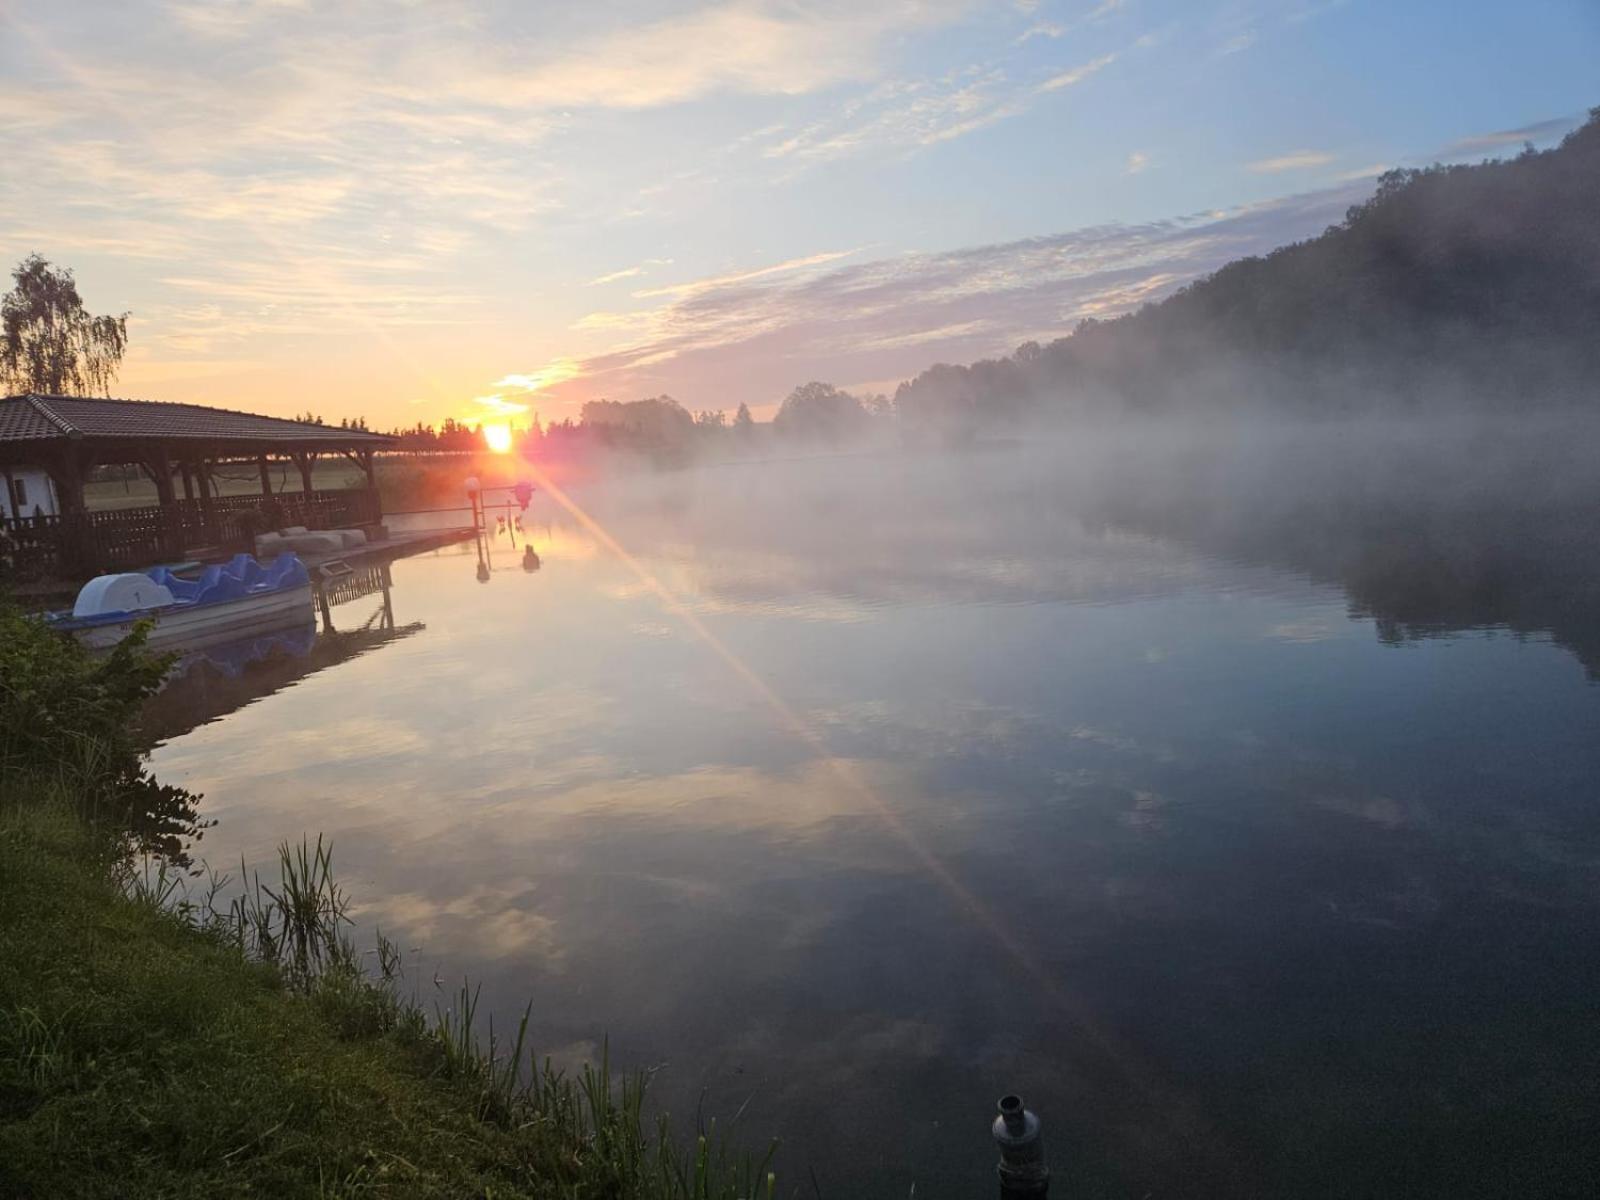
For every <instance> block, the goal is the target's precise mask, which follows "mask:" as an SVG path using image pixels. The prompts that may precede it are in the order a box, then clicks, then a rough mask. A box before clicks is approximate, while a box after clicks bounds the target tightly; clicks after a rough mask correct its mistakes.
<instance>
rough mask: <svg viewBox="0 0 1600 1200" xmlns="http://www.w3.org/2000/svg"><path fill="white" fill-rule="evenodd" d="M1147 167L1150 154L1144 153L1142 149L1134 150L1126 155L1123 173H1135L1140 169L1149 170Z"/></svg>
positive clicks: (1148, 166)
mask: <svg viewBox="0 0 1600 1200" xmlns="http://www.w3.org/2000/svg"><path fill="white" fill-rule="evenodd" d="M1149 168H1150V156H1149V155H1148V154H1145V153H1144V152H1143V151H1140V150H1135V151H1134V152H1133V153H1132V154H1130V155H1128V162H1127V165H1126V166H1125V167H1123V174H1125V175H1137V174H1139V173H1140V172H1141V171H1146V170H1149Z"/></svg>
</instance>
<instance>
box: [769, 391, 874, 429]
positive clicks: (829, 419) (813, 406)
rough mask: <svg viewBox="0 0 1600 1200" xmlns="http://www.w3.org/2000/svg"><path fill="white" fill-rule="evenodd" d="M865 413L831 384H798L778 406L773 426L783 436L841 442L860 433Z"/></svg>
mask: <svg viewBox="0 0 1600 1200" xmlns="http://www.w3.org/2000/svg"><path fill="white" fill-rule="evenodd" d="M866 421H867V410H866V409H864V408H863V407H862V406H861V401H860V400H858V399H856V397H854V396H852V395H851V394H850V393H849V392H843V391H840V390H839V389H838V388H836V387H834V386H833V384H831V383H817V382H812V383H806V384H801V385H800V386H799V387H797V388H795V390H794V391H792V392H790V393H789V395H788V397H787V398H786V399H785V400H784V402H783V403H782V404H781V405H779V406H778V412H777V414H776V415H775V416H774V417H773V418H772V427H773V429H775V430H777V431H778V432H779V433H780V434H783V435H784V436H786V437H801V438H815V439H819V440H823V441H842V440H843V439H845V438H847V437H851V436H853V435H854V434H856V433H859V432H860V431H861V429H862V427H863V426H864V425H865V424H866Z"/></svg>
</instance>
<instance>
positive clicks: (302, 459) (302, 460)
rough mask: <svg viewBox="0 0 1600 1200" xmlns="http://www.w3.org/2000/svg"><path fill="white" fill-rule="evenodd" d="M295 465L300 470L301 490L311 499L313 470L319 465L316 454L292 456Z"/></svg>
mask: <svg viewBox="0 0 1600 1200" xmlns="http://www.w3.org/2000/svg"><path fill="white" fill-rule="evenodd" d="M291 457H292V458H293V459H294V465H295V466H297V467H299V468H300V490H301V491H303V492H305V494H306V495H307V496H308V497H309V496H310V495H311V469H312V468H313V467H315V466H316V464H317V456H316V455H315V454H307V453H304V452H302V453H299V454H295V455H291Z"/></svg>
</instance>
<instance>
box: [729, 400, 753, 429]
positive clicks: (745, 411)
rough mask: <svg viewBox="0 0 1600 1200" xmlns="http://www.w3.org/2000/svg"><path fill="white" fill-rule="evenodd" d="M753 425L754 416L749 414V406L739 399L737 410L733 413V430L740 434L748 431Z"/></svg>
mask: <svg viewBox="0 0 1600 1200" xmlns="http://www.w3.org/2000/svg"><path fill="white" fill-rule="evenodd" d="M755 425H756V423H755V418H753V417H752V416H751V415H750V406H749V405H748V404H745V403H744V402H743V401H740V403H739V411H738V412H736V413H734V414H733V428H734V430H735V431H736V432H738V433H741V434H744V433H749V432H750V431H751V430H752V429H754V428H755Z"/></svg>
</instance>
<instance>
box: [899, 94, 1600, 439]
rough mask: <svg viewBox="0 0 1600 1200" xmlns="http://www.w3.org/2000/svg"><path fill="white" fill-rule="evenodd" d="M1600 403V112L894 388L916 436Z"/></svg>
mask: <svg viewBox="0 0 1600 1200" xmlns="http://www.w3.org/2000/svg"><path fill="white" fill-rule="evenodd" d="M1596 402H1600V108H1596V109H1594V110H1593V111H1591V113H1590V116H1589V120H1588V122H1587V123H1586V124H1585V125H1583V126H1582V127H1581V128H1579V129H1577V130H1575V131H1573V132H1572V133H1571V134H1569V135H1568V136H1567V138H1566V139H1565V140H1564V141H1563V142H1562V144H1561V145H1560V146H1559V147H1557V148H1556V149H1553V150H1549V151H1545V152H1543V153H1538V152H1535V151H1533V150H1531V149H1529V150H1527V151H1525V152H1524V153H1523V154H1521V155H1520V156H1518V157H1516V158H1514V159H1508V160H1502V161H1492V162H1485V163H1481V164H1478V165H1474V166H1435V167H1431V168H1429V169H1427V170H1396V171H1390V172H1389V173H1388V174H1386V175H1384V176H1382V177H1381V178H1380V179H1379V181H1378V187H1377V191H1376V193H1375V194H1374V195H1373V196H1372V198H1371V199H1369V200H1368V201H1366V202H1365V203H1364V204H1360V205H1357V206H1356V207H1354V208H1352V209H1351V210H1350V211H1349V213H1348V214H1347V216H1346V218H1345V220H1344V221H1343V222H1341V223H1340V224H1338V225H1335V226H1333V227H1331V228H1330V229H1328V230H1327V231H1326V232H1325V233H1323V234H1322V235H1321V236H1320V237H1316V238H1313V239H1311V240H1310V241H1306V242H1300V243H1298V244H1295V245H1292V246H1286V247H1284V248H1282V249H1280V250H1276V251H1274V252H1273V253H1271V254H1268V255H1266V256H1265V257H1262V258H1245V259H1240V260H1238V261H1236V262H1232V263H1229V264H1228V265H1227V266H1225V267H1223V268H1222V269H1221V270H1219V271H1217V272H1216V273H1215V274H1213V275H1211V276H1208V277H1207V278H1205V279H1201V280H1199V281H1197V282H1195V283H1193V284H1191V285H1189V286H1188V287H1185V288H1183V289H1182V290H1180V291H1178V292H1176V293H1175V294H1173V295H1172V296H1169V297H1168V298H1167V299H1165V300H1163V301H1161V302H1160V303H1157V304H1151V305H1147V306H1145V307H1144V308H1142V309H1140V310H1139V311H1137V312H1135V313H1131V314H1129V315H1127V316H1124V317H1120V318H1118V319H1116V320H1111V321H1092V320H1091V321H1084V322H1083V323H1082V324H1080V325H1079V326H1078V327H1077V329H1075V330H1074V331H1073V332H1072V334H1071V335H1070V336H1067V337H1063V338H1060V339H1058V340H1057V341H1054V342H1052V343H1050V344H1049V345H1047V346H1042V347H1041V346H1039V345H1038V344H1037V343H1028V344H1027V345H1024V346H1022V347H1020V348H1019V349H1018V350H1017V352H1016V353H1015V354H1014V355H1012V356H1010V357H1009V358H1003V359H999V360H989V361H984V362H978V363H974V364H972V365H971V366H968V367H952V366H945V365H940V366H936V367H933V368H931V369H929V370H927V371H925V372H923V373H922V374H921V375H919V376H918V377H917V378H916V379H914V380H912V381H911V382H910V383H906V384H902V385H901V387H900V390H899V392H898V393H897V395H896V397H895V406H896V409H897V411H898V412H899V413H900V415H901V416H902V418H904V419H905V420H906V421H907V422H909V423H924V424H928V425H933V426H944V427H947V428H972V427H976V426H978V425H990V424H992V423H994V422H995V421H997V420H999V421H1004V420H1006V419H1017V418H1024V417H1034V416H1046V415H1051V414H1055V415H1062V416H1068V415H1086V414H1092V413H1096V412H1114V411H1128V410H1133V411H1181V410H1185V409H1194V410H1204V411H1212V410H1213V409H1215V408H1217V407H1219V406H1230V407H1232V406H1247V407H1248V406H1255V407H1262V406H1266V407H1271V408H1274V409H1282V410H1290V411H1329V410H1333V409H1345V408H1350V409H1363V408H1378V407H1381V408H1384V409H1386V410H1389V409H1394V408H1397V407H1399V408H1415V409H1425V410H1431V409H1443V408H1457V407H1472V408H1478V409H1483V408H1494V407H1503V408H1508V409H1515V408H1520V407H1523V406H1526V405H1532V404H1541V405H1550V404H1586V405H1589V406H1593V405H1594V404H1596Z"/></svg>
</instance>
